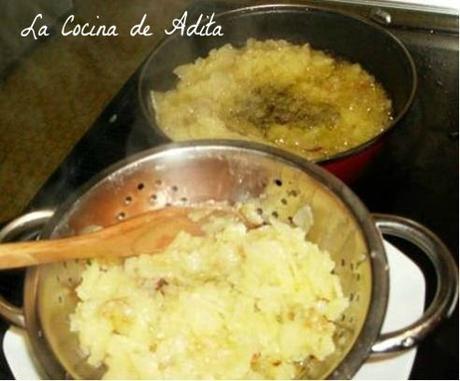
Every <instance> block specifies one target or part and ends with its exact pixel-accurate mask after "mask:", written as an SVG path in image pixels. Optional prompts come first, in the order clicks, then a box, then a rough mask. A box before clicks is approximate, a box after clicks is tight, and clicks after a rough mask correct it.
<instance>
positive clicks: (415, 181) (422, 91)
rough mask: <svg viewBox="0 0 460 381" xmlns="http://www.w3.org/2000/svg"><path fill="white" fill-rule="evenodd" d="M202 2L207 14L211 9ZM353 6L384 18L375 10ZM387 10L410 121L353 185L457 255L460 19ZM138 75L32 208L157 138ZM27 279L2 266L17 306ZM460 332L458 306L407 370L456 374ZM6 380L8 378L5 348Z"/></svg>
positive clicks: (3, 281) (379, 208)
mask: <svg viewBox="0 0 460 381" xmlns="http://www.w3.org/2000/svg"><path fill="white" fill-rule="evenodd" d="M203 4H204V5H202V7H205V8H207V11H208V12H209V9H211V8H213V7H215V5H213V4H211V3H203ZM219 4H220V3H219ZM220 6H221V5H219V6H218V7H220ZM338 7H339V8H344V7H345V6H344V5H343V4H340V5H339V6H338ZM348 8H350V9H349V10H350V11H354V12H356V13H359V14H361V15H365V16H369V15H372V16H371V18H373V19H375V20H377V21H381V22H383V23H384V22H385V18H383V19H382V17H381V13H379V12H377V13H376V12H375V9H370V8H369V7H364V6H363V7H348ZM384 10H385V9H384ZM387 11H389V13H390V14H391V16H392V18H393V20H394V21H393V22H392V23H390V24H389V25H386V27H387V28H388V29H390V30H391V31H392V32H394V34H395V35H396V36H398V37H399V38H400V39H401V40H402V41H403V42H404V43H405V44H406V46H407V47H408V49H409V51H410V52H411V53H412V55H413V58H414V60H415V63H416V66H417V71H418V79H419V87H418V91H417V95H416V99H415V102H414V105H413V107H412V109H411V111H410V113H409V115H408V117H407V118H406V120H405V121H404V124H402V125H400V126H399V127H398V128H397V129H396V131H395V133H394V134H393V135H392V137H391V139H390V140H389V142H388V143H387V145H386V147H385V149H384V152H383V153H382V154H381V155H380V157H379V158H378V159H377V160H376V161H375V162H374V163H373V165H372V167H371V168H370V170H369V171H368V172H367V173H366V174H365V175H364V176H363V177H362V178H361V179H359V180H358V182H356V183H355V184H353V185H352V186H351V187H352V189H353V190H354V191H355V192H356V193H357V194H358V196H360V197H361V199H362V200H363V201H364V202H365V204H366V205H367V206H368V208H369V210H370V211H372V212H382V213H393V214H398V215H401V216H405V217H409V218H412V219H414V220H416V221H419V222H421V223H423V224H425V225H426V226H428V227H429V228H430V229H432V230H433V231H434V232H435V233H436V234H438V235H439V236H440V237H441V238H442V239H443V240H444V241H445V242H446V244H447V246H448V247H449V248H450V250H451V251H452V254H453V255H454V256H455V259H456V261H457V263H458V238H459V236H458V231H459V215H458V210H459V205H458V200H459V193H458V185H459V183H458V176H459V168H458V159H459V151H458V127H459V123H458V122H459V121H458V104H459V103H458V83H459V82H458V62H459V61H458V17H454V18H452V16H442V15H434V14H431V15H429V14H420V13H417V12H412V11H397V10H387ZM376 14H377V18H376ZM379 14H380V16H379ZM379 17H380V20H379V19H378V18H379ZM137 79H138V73H135V74H134V75H133V77H132V78H131V79H130V80H129V81H128V82H127V83H126V85H125V86H124V87H123V89H122V90H121V91H120V92H119V94H117V95H116V96H115V98H114V99H113V101H112V102H111V103H110V104H109V105H108V107H107V108H106V109H105V110H104V112H103V113H102V114H101V116H100V117H99V119H98V120H97V121H96V122H95V123H94V125H93V126H92V128H91V129H90V130H89V131H88V133H87V134H86V135H85V136H84V137H83V138H82V140H81V141H80V142H79V143H78V144H77V145H76V146H75V148H74V149H73V150H72V152H70V154H69V155H68V157H67V158H66V159H65V160H64V162H63V163H62V165H61V166H60V168H59V169H58V170H57V171H56V172H55V173H54V174H53V175H52V177H51V178H50V179H49V181H48V182H47V183H46V185H45V186H44V187H43V188H42V189H41V191H40V192H39V193H38V194H37V196H36V197H35V199H34V200H33V201H32V203H31V204H30V205H29V207H28V208H27V210H34V209H40V208H44V207H55V206H56V205H58V204H59V203H61V202H62V201H63V200H65V198H66V197H67V196H68V195H69V194H70V193H71V192H72V191H74V190H75V189H76V188H77V187H79V186H80V185H81V184H83V183H84V182H86V181H87V180H89V179H90V178H91V177H92V176H93V175H95V174H97V173H98V172H99V171H101V170H102V169H103V168H105V167H107V166H108V165H110V164H112V163H114V162H116V161H118V160H120V159H122V158H125V157H126V156H128V155H130V154H133V153H136V152H139V151H141V150H144V149H146V148H150V147H152V146H154V145H157V144H160V143H161V140H160V139H159V138H158V137H156V136H155V135H154V134H153V132H152V130H151V128H150V127H149V126H148V124H147V122H146V120H145V119H144V118H143V116H142V114H141V112H140V110H139V103H138V98H137ZM397 244H400V243H397ZM402 248H403V250H404V251H405V252H407V253H408V254H409V255H411V257H412V258H413V259H414V260H416V261H417V262H420V264H421V266H422V268H423V269H424V271H425V273H426V274H425V275H426V280H427V290H428V299H429V298H430V297H432V294H433V290H434V287H435V284H434V281H433V274H432V273H431V269H430V267H429V265H428V264H426V263H424V262H423V261H420V258H419V257H418V256H417V253H416V252H415V251H414V250H413V249H412V248H411V247H405V246H404V247H402ZM22 278H23V273H22V272H20V271H15V272H11V273H6V274H5V276H2V277H1V278H0V294H2V295H6V296H7V297H9V298H10V299H13V300H15V301H16V302H17V303H18V304H20V300H21V292H22V291H21V289H22ZM0 328H1V332H2V335H3V333H4V331H5V329H7V325H6V324H5V323H4V322H1V323H0ZM458 337H459V336H458V308H457V310H456V312H455V313H454V316H453V317H452V318H451V319H450V320H449V321H447V322H445V323H444V324H443V325H442V326H441V327H439V329H437V331H436V332H435V333H434V334H432V335H431V336H430V337H428V338H427V339H426V340H425V341H424V342H423V343H422V344H421V345H420V346H419V349H418V353H417V357H416V361H415V364H414V367H413V370H412V373H411V378H415V379H420V378H423V379H433V378H436V379H458ZM0 378H2V379H8V378H12V374H11V372H10V370H9V368H8V365H7V364H6V361H5V358H4V356H3V354H1V355H0Z"/></svg>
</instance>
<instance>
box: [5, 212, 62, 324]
mask: <svg viewBox="0 0 460 381" xmlns="http://www.w3.org/2000/svg"><path fill="white" fill-rule="evenodd" d="M53 214H54V211H53V210H37V211H35V212H31V213H27V214H24V215H23V216H20V217H18V218H16V219H14V220H13V221H11V222H10V223H9V224H7V225H5V226H4V227H3V229H1V230H0V242H11V241H13V240H16V239H17V238H18V237H19V236H20V235H23V234H28V235H33V234H34V233H35V234H38V233H39V232H40V231H41V229H42V228H43V226H45V225H46V223H47V222H48V221H49V220H50V219H51V217H52V216H53ZM0 315H1V316H2V317H3V318H4V319H5V320H7V321H8V322H9V323H10V324H13V325H15V326H17V327H20V328H25V321H24V313H23V310H22V308H19V307H16V306H14V305H13V304H11V303H10V302H8V301H7V300H6V299H4V298H3V297H2V296H0Z"/></svg>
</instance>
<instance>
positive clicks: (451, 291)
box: [371, 214, 458, 355]
mask: <svg viewBox="0 0 460 381" xmlns="http://www.w3.org/2000/svg"><path fill="white" fill-rule="evenodd" d="M373 217H374V220H375V224H376V225H377V227H378V228H379V229H380V231H381V232H382V234H384V235H385V234H386V235H391V236H395V237H398V238H402V239H404V240H406V241H409V242H410V243H412V244H414V245H415V246H417V247H418V248H419V249H421V250H422V252H423V253H424V254H425V255H426V256H427V257H428V258H429V259H430V261H431V263H432V264H433V266H434V269H435V272H436V282H437V286H436V294H435V296H434V298H433V301H432V302H431V304H430V305H429V307H428V308H427V309H426V311H425V313H424V314H423V316H422V317H421V318H420V319H419V320H417V321H416V322H415V323H413V324H411V325H409V326H408V327H406V328H403V329H400V330H397V331H394V332H389V333H385V334H382V335H381V336H380V337H379V339H378V340H377V342H376V343H375V344H374V345H373V346H372V349H371V354H373V355H383V354H388V353H392V352H399V351H403V350H406V349H409V348H412V347H414V346H416V345H417V344H418V343H419V342H420V341H421V340H423V339H424V338H425V336H427V335H428V334H429V333H430V332H431V331H433V330H434V328H435V327H436V326H438V324H439V323H441V322H442V321H443V320H444V319H447V318H448V317H450V315H451V314H452V313H453V311H454V309H455V307H456V305H457V300H458V270H457V265H456V263H455V260H454V259H453V256H452V254H451V253H450V251H449V249H448V248H447V247H446V245H444V243H443V242H442V241H441V240H440V239H439V238H438V237H437V236H436V235H435V234H434V233H433V232H432V231H430V230H428V229H427V228H426V227H424V226H422V225H420V224H419V223H417V222H415V221H412V220H409V219H407V218H403V217H397V216H393V215H385V214H373Z"/></svg>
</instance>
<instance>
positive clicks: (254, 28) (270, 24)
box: [138, 4, 417, 183]
mask: <svg viewBox="0 0 460 381" xmlns="http://www.w3.org/2000/svg"><path fill="white" fill-rule="evenodd" d="M189 17H192V15H189ZM215 21H216V23H218V24H219V25H221V26H222V30H223V31H224V36H223V37H181V36H180V35H178V34H176V35H173V36H170V37H167V38H165V39H164V40H163V41H162V42H161V43H160V44H159V45H158V46H156V47H155V49H154V50H153V52H152V53H151V55H150V56H149V57H148V58H147V60H146V62H145V64H144V67H143V69H142V71H141V75H140V77H139V86H138V89H139V99H140V103H141V108H142V110H143V112H144V114H145V115H146V117H147V118H148V120H149V121H150V123H151V125H152V127H153V128H154V130H155V132H156V134H157V135H158V137H159V138H160V139H162V140H163V141H169V140H170V139H169V138H168V137H167V136H166V135H165V134H164V133H163V131H162V130H161V129H160V128H159V127H158V126H157V124H156V120H155V111H154V109H153V107H152V102H151V91H152V90H154V91H166V90H169V89H172V88H174V87H175V83H176V81H177V78H176V76H175V75H174V73H173V70H174V69H175V68H176V67H177V66H179V65H182V64H185V63H190V62H194V61H195V60H196V59H197V58H198V57H205V56H207V55H208V53H209V51H210V50H212V49H214V48H218V47H221V46H223V45H225V44H227V43H231V44H233V45H234V46H242V45H244V44H245V42H246V41H247V40H248V39H249V38H256V39H259V40H265V39H284V40H287V41H290V42H292V43H297V44H300V43H306V42H308V43H310V45H311V46H312V47H313V48H315V49H321V50H325V51H329V52H333V53H334V54H336V55H337V56H339V57H344V58H346V59H348V60H349V61H351V62H358V63H360V64H361V66H362V67H363V68H364V69H366V70H367V71H368V72H370V73H371V74H372V75H374V76H375V77H376V79H377V80H378V81H379V82H380V83H381V84H382V85H383V87H384V88H385V90H386V92H387V94H388V95H389V96H390V98H391V100H392V106H393V122H392V125H391V126H390V127H389V128H388V129H387V130H385V131H384V132H382V133H381V134H380V135H379V136H377V137H375V138H373V139H372V140H370V141H368V142H366V143H364V144H362V145H360V146H358V147H355V148H352V149H350V150H348V151H345V152H341V153H339V154H338V155H335V156H333V157H329V158H325V159H324V160H319V161H318V163H319V164H320V165H322V166H324V167H325V168H327V169H328V170H329V171H331V172H332V173H334V174H335V175H337V176H338V177H339V178H341V179H342V180H344V181H345V182H348V183H349V182H352V181H353V180H355V179H356V178H357V177H359V175H360V174H361V173H362V172H363V170H364V169H365V168H366V167H367V166H368V165H369V163H370V162H371V160H372V159H373V158H374V157H375V156H376V155H377V154H378V152H379V151H380V150H381V148H382V146H383V142H384V140H385V139H384V137H385V136H387V135H388V133H389V131H391V130H392V129H393V128H394V127H395V126H396V125H397V124H398V122H399V121H400V120H401V119H402V118H403V116H404V115H405V114H406V112H407V111H408V109H409V107H410V105H411V104H412V101H413V98H414V95H415V90H416V82H417V75H416V70H415V65H414V62H413V59H412V57H411V56H410V54H409V52H408V51H407V49H406V48H405V47H404V45H403V44H402V43H401V42H400V41H399V40H398V39H397V38H396V37H395V36H393V35H392V34H391V33H390V32H388V31H387V30H386V29H384V28H382V27H381V26H379V25H376V24H373V23H371V22H369V21H367V20H365V19H362V18H358V17H355V16H350V15H348V14H344V13H340V12H337V11H335V10H330V9H327V8H322V7H316V6H315V7H312V6H305V5H290V4H278V5H259V6H253V7H247V8H240V9H233V10H229V11H225V12H223V13H220V14H218V15H217V16H216V18H215Z"/></svg>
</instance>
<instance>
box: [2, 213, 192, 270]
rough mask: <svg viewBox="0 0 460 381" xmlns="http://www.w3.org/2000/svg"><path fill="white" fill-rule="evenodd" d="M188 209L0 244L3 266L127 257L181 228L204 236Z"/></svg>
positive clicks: (152, 248) (163, 242)
mask: <svg viewBox="0 0 460 381" xmlns="http://www.w3.org/2000/svg"><path fill="white" fill-rule="evenodd" d="M188 212H189V210H188V209H186V208H169V209H161V210H158V211H153V212H148V213H144V214H141V215H139V216H136V217H133V218H130V219H128V220H126V221H123V222H120V223H118V224H116V225H111V226H109V227H107V228H104V229H101V230H98V231H95V232H92V233H88V234H83V235H79V236H72V237H68V238H63V239H55V240H44V241H30V242H20V243H6V244H1V245H0V269H12V268H18V267H28V266H36V265H41V264H45V263H50V262H57V261H65V260H70V259H83V258H95V257H107V256H112V257H127V256H134V255H140V254H153V253H155V252H158V251H161V250H163V249H165V248H166V247H167V246H168V245H169V244H170V243H171V242H172V241H173V240H174V238H175V237H176V236H177V234H178V233H179V232H181V231H185V232H188V233H190V234H192V235H200V234H201V229H200V225H199V224H198V223H196V222H194V221H192V220H190V219H189V218H188Z"/></svg>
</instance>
